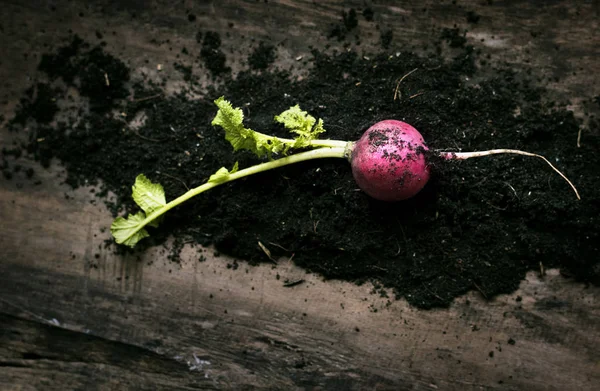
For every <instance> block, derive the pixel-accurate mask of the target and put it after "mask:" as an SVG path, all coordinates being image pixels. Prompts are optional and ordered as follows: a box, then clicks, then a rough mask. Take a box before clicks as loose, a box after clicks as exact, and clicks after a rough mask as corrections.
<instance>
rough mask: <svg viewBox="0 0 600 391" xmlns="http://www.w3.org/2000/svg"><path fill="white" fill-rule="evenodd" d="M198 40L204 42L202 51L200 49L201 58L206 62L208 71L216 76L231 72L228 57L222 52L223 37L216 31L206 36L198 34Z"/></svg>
mask: <svg viewBox="0 0 600 391" xmlns="http://www.w3.org/2000/svg"><path fill="white" fill-rule="evenodd" d="M196 40H197V41H200V40H202V49H200V58H201V59H202V61H203V62H204V66H205V67H206V69H208V70H209V71H210V73H212V74H213V75H214V76H219V75H221V74H224V73H229V72H231V68H229V67H227V66H226V65H225V63H226V62H227V56H225V53H223V51H222V50H221V36H220V35H219V33H216V32H214V31H207V32H206V33H205V34H204V36H203V35H202V34H201V33H198V35H197V36H196Z"/></svg>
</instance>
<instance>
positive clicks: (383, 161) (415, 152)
mask: <svg viewBox="0 0 600 391" xmlns="http://www.w3.org/2000/svg"><path fill="white" fill-rule="evenodd" d="M427 150H428V148H427V146H426V145H425V141H424V140H423V136H421V133H419V131H418V130H417V129H415V128H413V127H412V126H411V125H409V124H407V123H406V122H402V121H396V120H385V121H381V122H377V123H376V124H374V125H373V126H371V127H370V128H369V129H367V131H366V132H365V133H364V134H363V136H362V137H361V138H360V140H358V141H357V142H356V144H355V145H354V149H353V151H352V155H351V158H350V161H351V164H352V174H353V176H354V180H355V181H356V183H357V184H358V186H359V187H360V188H361V189H362V190H363V191H364V192H365V193H367V194H368V195H370V196H371V197H373V198H375V199H378V200H382V201H401V200H405V199H407V198H411V197H413V196H414V195H416V194H417V193H418V192H419V191H421V189H423V187H424V186H425V184H426V183H427V181H428V180H429V175H430V172H429V166H428V164H427V161H426V156H425V151H427Z"/></svg>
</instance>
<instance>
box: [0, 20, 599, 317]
mask: <svg viewBox="0 0 600 391" xmlns="http://www.w3.org/2000/svg"><path fill="white" fill-rule="evenodd" d="M443 38H444V39H448V40H449V41H450V44H451V46H454V47H456V51H458V52H459V53H457V55H456V58H455V59H450V60H445V59H444V58H442V57H441V56H438V55H430V56H428V57H420V56H418V55H417V54H415V53H410V52H408V51H406V52H405V53H403V55H402V56H394V55H392V56H390V55H389V53H380V54H377V53H372V54H369V55H368V57H367V56H363V55H358V54H357V53H354V52H344V53H340V54H325V53H322V52H318V51H314V52H313V53H312V54H313V58H312V67H313V68H312V70H311V71H310V74H309V76H308V77H306V78H304V79H302V80H301V81H295V80H294V79H292V78H291V77H290V75H289V74H288V73H286V72H282V71H264V72H260V73H256V72H251V71H245V72H241V73H240V74H239V75H238V76H237V77H236V78H235V79H230V78H228V79H227V80H225V84H224V85H223V86H222V87H219V89H218V90H216V89H209V90H208V91H207V92H206V98H205V99H199V100H190V99H189V98H188V97H187V95H186V94H185V93H181V94H179V95H174V96H172V97H167V95H164V94H163V95H160V96H158V95H157V94H159V93H160V90H159V89H156V88H154V87H152V88H151V87H149V86H145V85H142V84H139V85H135V86H134V88H133V92H132V96H130V97H129V98H130V99H127V100H125V101H124V102H121V106H119V111H122V112H125V113H127V118H134V117H135V116H136V115H137V114H140V113H142V112H143V113H144V115H145V118H146V119H145V122H144V123H143V125H142V126H141V127H139V128H137V129H131V128H130V127H129V126H128V123H127V120H126V119H125V118H121V117H117V116H110V115H106V114H104V113H103V112H102V111H92V112H91V113H90V114H85V115H82V116H81V118H79V122H78V123H77V124H58V125H56V126H55V127H50V126H48V125H40V126H38V127H37V128H36V129H35V131H33V132H30V133H29V134H31V137H32V139H31V143H30V145H29V147H28V152H29V153H31V154H32V155H33V156H34V157H35V158H36V159H38V160H40V161H41V162H42V163H44V164H48V163H49V161H50V159H51V158H52V157H57V158H59V159H60V160H61V161H62V163H63V164H64V165H65V166H66V168H67V175H68V178H67V182H68V183H69V184H70V185H72V186H73V187H78V186H80V185H83V184H88V183H101V184H102V186H103V187H104V193H105V192H106V191H108V190H110V191H112V192H114V193H115V194H116V195H117V201H116V203H114V204H111V206H112V207H113V210H114V212H115V213H118V214H123V213H124V210H135V207H134V205H133V202H132V200H131V199H130V197H131V194H130V193H131V185H132V184H133V182H134V179H135V177H136V175H137V174H140V173H144V174H146V175H147V176H148V177H149V178H150V179H151V180H153V181H157V182H160V183H162V184H163V185H164V187H165V191H166V193H167V199H168V200H170V199H173V198H174V197H177V196H179V195H180V194H182V193H184V192H185V191H186V188H192V187H195V186H199V185H200V184H202V183H204V182H205V181H206V180H207V179H208V177H209V176H210V175H211V174H213V173H214V172H215V171H216V170H217V169H219V168H220V167H222V166H225V167H231V166H232V165H233V164H234V163H235V162H236V161H239V164H240V167H248V166H250V165H252V164H255V163H257V162H258V159H257V158H255V157H253V156H250V155H249V154H247V153H233V152H232V150H231V146H230V145H229V144H228V142H226V141H225V140H224V137H223V134H222V132H221V130H220V129H216V128H213V127H212V126H211V125H210V122H211V120H212V118H213V116H214V114H215V112H216V108H215V106H214V104H213V103H212V100H213V99H216V98H217V97H219V96H221V95H224V96H226V97H227V98H228V99H230V100H231V101H232V102H233V104H234V105H235V106H239V107H243V108H244V112H245V116H246V125H247V126H248V127H250V128H252V129H255V130H258V131H261V132H264V133H270V134H275V135H287V134H286V132H285V130H284V129H282V126H280V125H278V124H275V123H274V122H273V116H274V115H276V114H278V113H280V112H282V111H283V110H285V109H287V108H289V107H290V106H293V105H295V104H300V106H301V107H302V108H303V109H304V110H307V111H308V112H310V113H311V114H312V115H314V116H315V117H318V118H322V119H323V121H324V125H325V128H326V129H327V133H326V137H327V138H332V139H342V140H357V139H358V138H359V137H360V136H361V135H362V133H363V132H364V131H365V130H366V129H367V128H368V127H369V126H370V125H372V124H373V123H375V122H377V121H380V120H383V119H399V120H403V121H406V122H408V123H410V124H412V125H413V126H414V127H415V128H417V129H418V130H419V131H420V132H421V133H422V134H423V136H424V138H425V140H426V141H427V143H428V145H429V148H430V149H432V150H442V149H443V150H449V149H451V150H458V149H463V150H465V151H467V150H485V149H491V148H516V149H524V150H529V151H532V152H536V153H540V154H543V155H546V156H547V157H548V158H549V159H550V160H551V161H552V162H553V163H556V165H557V166H558V167H559V168H560V169H562V170H564V171H565V173H566V174H567V176H569V177H570V178H571V179H572V180H573V181H574V182H575V184H576V185H577V186H578V188H579V190H580V192H581V194H582V198H583V199H582V200H581V201H577V200H576V199H575V196H574V195H573V193H572V192H571V189H570V188H569V187H568V186H567V185H566V184H565V183H564V181H563V180H562V179H561V178H560V177H558V176H557V175H556V174H555V173H554V172H552V171H551V170H549V169H548V167H547V166H546V165H545V164H544V163H543V162H539V161H538V160H537V159H532V158H525V157H514V156H497V157H488V158H481V159H472V160H468V161H465V162H462V163H458V162H446V161H441V160H434V159H432V160H431V164H432V166H433V178H432V180H431V181H430V183H429V184H428V185H427V186H426V187H425V189H424V190H423V191H422V192H421V193H420V194H419V195H418V196H417V197H415V198H413V199H410V200H408V201H404V202H399V203H385V202H379V201H376V200H373V199H371V198H369V197H368V196H366V195H365V194H364V193H363V192H361V191H359V190H358V189H357V187H356V184H355V183H354V181H353V178H352V173H351V170H350V166H349V164H348V162H346V161H344V160H342V159H339V160H322V161H314V162H307V163H301V164H297V165H293V166H288V167H285V168H282V169H278V170H274V171H272V172H267V173H263V174H259V175H256V176H253V177H250V178H247V179H243V180H240V181H235V182H233V183H230V184H226V185H224V186H221V187H218V188H215V189H214V190H211V191H210V192H208V193H206V194H203V195H201V196H199V197H197V198H196V199H194V200H192V201H190V202H188V203H186V204H185V205H183V206H181V207H178V208H175V209H174V210H172V211H170V212H169V213H168V214H167V215H166V218H165V220H164V222H163V223H162V224H161V226H160V227H159V228H158V229H150V234H151V237H150V238H148V239H144V241H142V242H140V244H139V245H140V247H141V248H144V247H147V246H152V245H157V244H162V243H164V241H165V240H166V239H167V238H168V237H169V236H170V235H174V236H175V237H176V238H178V240H179V241H180V243H181V242H183V241H184V240H185V241H189V240H191V241H193V242H197V243H200V244H204V245H208V244H214V245H215V246H216V249H217V250H218V251H220V252H222V253H224V254H228V255H232V256H234V257H238V258H240V259H244V260H247V261H248V262H250V263H258V262H270V260H269V259H267V258H266V256H265V253H264V252H263V251H262V250H261V249H260V247H259V246H258V244H257V243H258V241H260V242H261V243H263V244H264V245H265V246H266V247H267V248H269V250H270V251H271V253H272V255H273V256H275V257H277V256H285V257H291V256H292V254H294V261H295V262H296V263H297V264H298V265H300V266H302V267H304V268H305V269H306V270H309V271H313V272H317V273H320V274H322V275H323V276H325V277H327V278H337V279H343V280H348V281H354V282H357V283H361V282H365V281H368V280H375V281H378V282H379V283H380V284H381V285H382V286H384V287H389V288H393V289H394V291H395V292H396V293H397V294H398V295H399V296H400V297H404V298H406V299H407V300H408V301H409V302H410V303H411V304H413V305H415V306H418V307H421V308H430V307H436V306H447V305H448V304H449V303H451V301H452V300H453V299H454V298H455V297H457V296H459V295H462V294H464V293H465V292H467V291H469V290H474V289H477V290H479V291H481V292H482V293H483V294H484V295H485V296H486V297H488V298H490V297H493V296H494V295H497V294H500V293H509V292H511V291H513V290H514V289H515V288H517V287H518V285H519V283H520V281H521V280H522V279H523V277H524V275H525V273H526V272H527V271H529V270H539V269H540V265H543V267H544V268H550V267H560V268H561V270H562V271H563V273H564V274H566V275H571V276H574V277H576V278H577V279H579V280H582V281H589V282H592V283H596V284H597V283H600V271H599V269H600V267H599V260H598V256H597V254H598V243H599V242H600V241H599V240H600V235H599V231H600V230H599V227H600V222H599V221H598V219H599V217H598V216H600V184H599V182H600V178H599V176H598V167H599V165H600V157H599V156H600V155H599V154H598V148H599V147H600V143H599V138H598V135H597V133H594V132H586V137H585V143H583V144H582V145H581V147H580V148H578V147H577V146H576V143H575V137H576V135H577V133H578V130H579V126H580V124H579V123H578V121H577V120H576V119H575V118H574V117H573V114H572V113H571V112H569V111H566V110H564V109H561V108H556V107H554V105H551V104H549V103H547V102H546V101H545V100H544V98H543V97H544V94H545V92H544V90H542V89H539V88H537V87H534V86H533V85H532V84H531V83H530V82H529V81H527V80H525V79H523V77H522V76H519V75H517V74H516V73H515V72H513V71H510V70H496V71H494V72H493V76H492V77H487V78H486V77H481V78H480V79H481V80H480V81H479V82H477V83H473V82H468V81H466V79H465V77H464V75H465V74H472V73H474V72H476V68H475V67H474V62H475V60H476V59H475V57H474V56H475V54H474V52H473V50H472V48H471V47H469V46H466V45H465V44H464V41H463V40H462V39H460V38H463V37H462V36H461V34H459V32H458V31H453V30H448V31H446V32H445V35H444V37H443ZM202 42H203V43H202V46H203V47H202V52H203V54H201V56H202V57H203V58H204V60H205V65H206V66H207V68H209V69H210V70H211V72H213V74H220V73H221V72H229V68H226V67H225V55H224V54H223V53H222V52H221V51H220V49H219V48H220V45H221V41H220V38H219V37H218V35H216V34H214V33H210V32H207V33H206V34H204V36H203V37H202ZM58 58H63V59H64V58H66V59H67V61H63V60H61V61H58ZM59 62H61V63H63V64H65V66H66V67H68V68H69V67H70V69H71V70H72V71H71V72H63V71H60V69H57V67H56V66H53V65H52V64H54V65H56V64H58V63H59ZM75 64H84V66H83V67H80V66H79V65H78V66H75ZM111 64H112V65H111ZM118 64H122V62H120V61H119V60H118V59H115V58H113V57H111V56H109V55H107V54H106V53H103V52H102V51H101V49H98V48H92V49H90V48H88V47H87V45H86V44H85V43H83V42H81V41H75V42H74V43H73V45H72V46H70V47H66V48H63V49H60V50H59V51H58V52H57V54H55V55H49V56H45V57H44V60H43V61H42V65H41V66H40V69H41V70H43V71H44V72H46V73H47V75H48V77H49V78H50V79H57V78H62V79H63V80H64V81H65V82H67V83H72V82H73V80H74V79H73V78H72V77H71V75H73V74H77V72H75V70H76V69H84V71H85V72H86V74H87V75H90V78H89V79H88V78H86V77H83V80H87V81H86V82H85V83H83V82H82V84H81V86H82V87H81V89H82V90H83V91H85V95H86V96H88V97H89V99H90V101H94V102H97V103H102V104H104V105H105V108H110V107H111V106H115V105H116V104H117V103H116V102H115V100H114V98H117V97H124V94H125V91H126V90H125V89H121V88H119V87H122V86H123V85H124V84H119V82H118V80H121V81H122V82H123V83H125V81H126V80H127V79H128V73H127V72H126V69H123V68H122V67H121V65H118ZM111 66H114V67H116V68H115V69H121V70H120V71H119V72H116V73H115V74H116V75H120V76H121V78H120V79H115V82H116V83H117V84H116V85H115V87H118V88H119V89H118V90H117V91H119V93H113V94H111V95H110V99H107V97H106V88H104V87H102V85H97V84H94V83H95V82H96V77H97V76H98V75H100V76H101V77H100V81H103V75H102V71H106V69H111V68H110V67H111ZM414 69H417V71H415V72H414V73H413V74H411V75H410V76H409V77H407V78H406V79H405V80H403V81H402V83H401V85H400V86H399V87H398V93H399V94H398V99H396V100H394V99H393V96H394V90H395V87H396V85H397V83H398V80H399V79H400V78H402V76H403V75H406V74H407V73H409V72H411V71H412V70H414ZM110 74H113V73H110ZM91 75H96V76H95V77H91ZM84 76H85V74H84ZM88 83H90V84H91V85H90V84H88ZM112 83H113V79H112V78H111V86H113V84H112ZM192 83H193V82H192ZM84 84H85V85H90V87H87V88H84V87H83V86H84ZM94 86H95V87H94ZM147 96H157V97H156V98H153V99H146V100H143V99H138V98H142V97H147ZM28 113H29V114H33V113H31V112H30V111H28V109H27V106H26V105H23V107H22V109H21V110H20V112H19V113H18V116H26V115H27V114H28ZM90 129H93V130H94V131H93V132H91V131H90ZM37 138H43V139H44V140H45V141H44V142H43V143H38V142H35V141H36V139H37ZM7 164H8V163H7ZM6 172H7V171H6V170H4V171H3V173H6ZM4 175H6V174H4ZM102 194H103V192H100V193H99V195H100V196H102ZM74 229H76V228H75V227H74ZM284 249H285V250H284Z"/></svg>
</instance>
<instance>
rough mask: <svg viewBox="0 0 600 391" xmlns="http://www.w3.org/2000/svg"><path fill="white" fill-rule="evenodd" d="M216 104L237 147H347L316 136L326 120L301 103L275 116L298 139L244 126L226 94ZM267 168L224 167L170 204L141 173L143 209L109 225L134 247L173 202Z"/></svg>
mask: <svg viewBox="0 0 600 391" xmlns="http://www.w3.org/2000/svg"><path fill="white" fill-rule="evenodd" d="M215 104H216V105H217V107H218V108H219V110H218V111H217V114H216V115H215V118H214V119H213V121H212V124H213V125H219V126H221V127H222V128H223V129H225V139H226V140H227V141H229V142H230V143H231V145H232V146H233V149H234V151H237V150H240V149H245V150H248V151H251V152H253V153H255V154H256V155H257V156H259V157H263V156H268V157H269V158H271V157H272V155H273V154H283V155H286V154H287V153H288V152H289V150H290V149H292V148H306V147H316V148H320V147H337V149H340V147H344V146H345V145H346V144H347V143H346V142H342V141H335V140H320V141H319V140H316V139H317V137H318V136H319V134H321V133H323V132H325V130H324V129H323V121H322V120H320V119H319V120H318V121H317V120H316V119H315V118H314V117H313V116H311V115H309V114H308V113H307V112H306V111H302V110H301V109H300V107H299V106H298V105H296V106H293V107H290V108H289V109H288V110H286V111H284V112H283V113H281V114H280V115H278V116H275V121H277V122H279V123H281V124H283V125H284V126H285V127H286V128H287V129H288V130H290V131H291V132H293V133H296V134H297V135H298V136H297V137H296V138H295V139H283V138H277V137H273V136H269V135H266V134H263V133H259V132H256V131H254V130H252V129H248V128H246V127H244V124H243V121H244V114H243V112H242V110H241V109H239V108H234V107H233V106H232V105H231V103H230V102H228V101H227V100H225V99H224V98H223V97H220V98H219V99H217V100H216V101H215ZM328 149H336V148H328ZM340 157H341V155H340ZM292 158H294V156H292V157H288V158H287V159H292ZM269 163H272V164H273V166H272V167H273V168H274V167H278V166H279V165H278V164H276V163H278V162H269ZM287 164H289V163H287ZM265 165H269V164H268V163H263V164H262V165H261V166H265ZM254 167H257V166H254ZM267 169H271V168H267V167H266V166H265V167H262V168H261V169H260V170H252V167H251V168H248V169H245V170H243V171H245V172H244V173H243V175H240V174H242V173H239V174H238V175H236V176H232V174H235V173H236V172H237V171H238V163H237V162H236V163H235V165H234V166H233V168H232V169H231V170H228V169H227V168H225V167H221V168H220V169H219V170H218V171H217V172H216V173H214V174H213V175H211V176H210V178H209V179H208V181H207V182H206V183H205V184H203V185H200V186H198V187H197V188H195V189H192V190H189V191H188V192H187V193H185V194H184V195H182V196H180V197H178V198H176V199H174V200H172V201H171V202H169V203H168V204H167V202H166V197H165V191H164V189H163V187H162V186H161V185H160V184H158V183H152V182H151V181H150V180H149V179H148V178H146V176H144V175H143V174H140V175H138V176H137V177H136V179H135V184H134V185H133V187H132V197H133V200H134V201H135V203H136V204H138V206H139V207H140V208H141V209H142V211H139V212H137V213H136V214H130V215H129V216H128V217H127V218H124V217H117V218H116V219H115V220H114V221H113V223H112V225H111V227H110V229H111V232H112V234H113V236H114V238H115V240H116V242H117V243H119V244H125V245H127V246H129V247H134V246H135V245H136V244H137V242H139V241H140V240H142V239H143V238H145V237H147V236H149V235H148V231H146V229H145V226H146V225H149V226H151V227H157V226H158V224H159V223H160V220H161V219H162V215H163V213H165V212H166V211H168V210H169V209H171V208H173V207H174V206H176V205H178V204H180V203H181V202H184V201H186V200H187V199H189V198H191V197H193V196H195V195H197V194H200V193H202V192H204V191H206V190H208V189H211V188H213V187H215V186H218V185H220V184H222V183H225V182H229V181H230V180H234V179H239V178H241V177H243V176H246V175H251V174H253V173H256V172H260V171H264V170H267Z"/></svg>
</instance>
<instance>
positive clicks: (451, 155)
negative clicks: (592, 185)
mask: <svg viewBox="0 0 600 391" xmlns="http://www.w3.org/2000/svg"><path fill="white" fill-rule="evenodd" d="M500 154H513V155H522V156H532V157H537V158H540V159H542V160H543V161H545V162H546V163H548V165H549V166H550V167H551V168H552V169H553V170H554V171H556V173H557V174H558V175H560V176H561V177H562V178H563V179H564V180H565V181H567V183H568V184H569V186H571V188H572V189H573V191H574V192H575V195H576V196H577V199H578V200H581V197H580V196H579V192H578V191H577V188H576V187H575V185H573V183H572V182H571V181H570V180H569V178H567V177H566V176H565V174H563V173H562V172H560V170H559V169H558V168H556V167H554V165H552V163H550V161H549V160H548V159H546V158H545V157H543V156H542V155H538V154H537V153H531V152H525V151H520V150H518V149H490V150H489V151H478V152H443V153H441V154H440V156H441V157H443V158H445V159H448V160H450V159H459V160H465V159H470V158H472V157H481V156H489V155H500Z"/></svg>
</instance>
